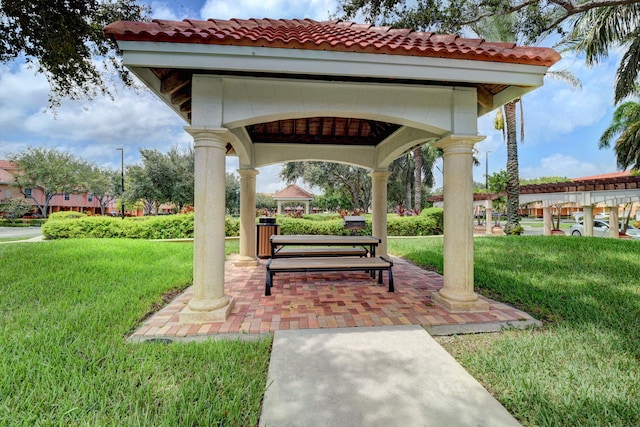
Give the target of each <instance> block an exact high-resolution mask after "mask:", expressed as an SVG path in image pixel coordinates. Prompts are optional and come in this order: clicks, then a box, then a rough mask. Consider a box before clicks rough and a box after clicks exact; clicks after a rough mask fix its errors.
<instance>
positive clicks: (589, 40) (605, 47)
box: [563, 3, 640, 103]
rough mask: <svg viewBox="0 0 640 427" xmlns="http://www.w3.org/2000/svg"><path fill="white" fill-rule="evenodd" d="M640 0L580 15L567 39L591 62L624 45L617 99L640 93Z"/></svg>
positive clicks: (617, 82) (616, 86)
mask: <svg viewBox="0 0 640 427" xmlns="http://www.w3.org/2000/svg"><path fill="white" fill-rule="evenodd" d="M639 22H640V4H638V3H633V4H628V5H621V6H608V7H599V8H596V9H591V10H589V11H588V12H585V13H583V14H581V15H580V17H579V18H578V19H577V20H576V22H575V25H574V26H573V30H572V31H571V33H569V35H568V36H567V37H566V38H565V39H564V40H563V42H564V44H565V45H566V46H567V47H568V48H569V49H571V50H576V51H578V52H584V53H585V54H586V61H587V64H588V65H593V64H598V63H599V62H600V61H601V60H603V59H606V58H607V57H608V55H609V51H610V50H614V49H617V48H618V47H620V46H621V47H622V48H623V49H625V51H624V55H623V57H622V60H621V62H620V65H618V70H617V71H616V85H615V102H616V103H619V102H620V101H622V100H623V99H625V98H626V97H627V96H630V95H633V94H634V93H638V86H636V84H637V82H638V74H639V73H640V27H639V26H638V23H639Z"/></svg>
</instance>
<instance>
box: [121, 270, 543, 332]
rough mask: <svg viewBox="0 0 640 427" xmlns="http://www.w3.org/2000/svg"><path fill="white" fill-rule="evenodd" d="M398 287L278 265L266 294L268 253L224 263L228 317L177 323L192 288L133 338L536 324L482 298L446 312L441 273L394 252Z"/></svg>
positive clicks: (450, 329)
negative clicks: (479, 308)
mask: <svg viewBox="0 0 640 427" xmlns="http://www.w3.org/2000/svg"><path fill="white" fill-rule="evenodd" d="M393 262H394V266H393V276H394V282H395V292H393V293H390V292H388V291H387V284H388V282H387V276H386V274H384V284H382V285H379V284H378V283H377V281H376V280H375V279H371V278H370V277H369V275H368V274H366V273H351V272H344V273H342V272H336V273H280V274H277V275H275V277H274V285H273V288H272V291H271V292H272V295H271V296H269V297H267V296H265V295H264V287H265V276H266V270H265V261H261V264H260V265H259V266H258V267H249V268H247V267H242V268H240V267H234V266H233V258H231V259H230V260H229V261H227V263H226V265H225V292H226V293H227V295H229V296H231V297H232V298H233V299H234V305H233V308H232V310H231V314H230V316H229V317H228V319H227V320H226V321H225V322H217V323H205V324H180V323H179V322H178V318H179V313H180V311H181V310H182V309H183V308H184V307H185V305H186V304H187V303H188V301H189V300H190V298H191V295H192V290H191V288H188V289H187V290H186V291H185V292H184V293H183V294H182V295H180V296H179V297H177V298H176V299H175V300H174V301H172V302H171V303H169V304H168V305H167V306H166V307H164V308H163V309H161V310H160V311H158V312H157V313H155V314H154V315H153V316H151V317H150V318H148V319H147V320H145V321H144V322H143V324H142V326H141V327H140V328H139V329H138V330H137V331H135V332H134V333H133V334H132V336H131V340H132V341H144V340H148V339H153V338H155V339H162V338H169V339H185V338H186V339H190V338H197V337H205V336H209V335H215V336H222V335H225V336H229V335H231V336H235V335H237V334H242V335H249V336H250V335H256V334H264V333H269V332H273V331H277V330H282V329H311V328H345V327H354V326H355V327H357V326H387V325H422V326H424V327H426V328H427V330H429V331H430V332H432V333H434V332H435V333H456V332H478V331H488V330H500V329H502V328H508V327H524V326H529V325H532V324H539V322H537V321H536V320H535V319H533V318H532V317H531V316H530V315H528V314H527V313H525V312H522V311H520V310H517V309H515V308H513V307H511V306H509V305H507V304H502V303H499V302H495V301H492V300H490V299H487V298H484V297H481V298H483V299H484V300H486V301H487V302H489V307H490V308H489V311H487V312H482V313H449V312H448V311H446V310H445V309H443V308H441V307H439V306H437V305H435V304H434V303H432V301H431V294H432V292H434V291H436V290H438V289H440V288H441V287H442V284H443V278H442V276H441V275H439V274H437V273H435V272H432V271H427V270H424V269H422V268H420V267H417V266H415V265H413V264H411V263H410V262H408V261H405V260H402V259H398V258H393Z"/></svg>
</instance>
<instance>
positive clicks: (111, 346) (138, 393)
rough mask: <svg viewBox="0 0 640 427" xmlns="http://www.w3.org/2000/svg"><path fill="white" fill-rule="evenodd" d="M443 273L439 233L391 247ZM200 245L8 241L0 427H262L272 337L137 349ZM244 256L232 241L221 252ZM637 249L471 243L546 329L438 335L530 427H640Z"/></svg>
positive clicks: (0, 328) (488, 273)
mask: <svg viewBox="0 0 640 427" xmlns="http://www.w3.org/2000/svg"><path fill="white" fill-rule="evenodd" d="M389 249H390V252H392V253H394V254H397V255H402V256H405V257H407V258H409V259H411V260H413V261H414V262H415V263H417V264H421V265H423V266H427V267H429V268H435V269H436V270H438V271H440V272H441V271H442V238H439V237H432V238H403V239H393V238H392V239H389ZM192 251H193V245H191V244H185V243H157V242H146V241H134V240H108V239H105V240H91V239H86V240H85V239H83V240H64V241H53V242H43V243H37V244H33V243H15V244H8V245H0V271H2V274H1V275H0V295H1V296H2V298H1V299H0V354H1V355H2V357H0V425H8V426H32V425H65V426H66V425H92V426H93V425H99V426H102V425H122V426H143V425H144V426H147V425H154V426H163V425H167V426H168V425H171V426H175V425H225V426H253V425H256V424H257V421H258V417H259V413H260V402H261V399H262V396H263V393H264V390H265V387H266V384H265V383H266V372H267V367H268V360H269V349H270V344H271V340H262V341H256V342H237V341H216V342H204V343H197V344H196V343H190V344H180V343H174V344H170V345H164V344H159V343H153V344H128V343H127V342H126V339H125V337H126V335H127V334H128V333H129V332H130V331H132V330H133V329H134V328H135V327H136V326H137V325H138V324H139V322H140V320H141V319H142V318H143V317H144V316H145V315H146V314H147V313H149V312H150V311H152V310H155V309H157V307H159V306H160V305H162V303H163V294H165V293H167V292H170V291H174V290H176V289H182V288H184V287H186V286H188V285H189V284H190V283H191V277H192ZM227 252H237V241H228V242H227ZM639 254H640V242H635V241H620V240H612V239H598V238H580V239H578V238H572V237H568V236H567V237H537V236H526V237H525V236H509V237H499V238H478V239H476V240H475V281H476V288H477V289H478V290H479V292H481V293H483V294H485V295H487V296H489V297H491V298H493V299H496V300H500V301H505V302H507V303H510V304H512V305H515V306H518V307H519V308H521V309H523V310H525V311H527V312H529V313H531V314H532V315H534V316H536V317H537V318H538V319H540V320H543V321H544V323H545V326H544V327H543V328H542V329H532V330H526V331H506V332H501V333H495V334H479V335H468V336H454V337H443V338H439V341H440V342H441V343H442V344H443V345H444V346H445V347H446V348H447V349H448V351H450V352H451V353H452V354H453V355H454V356H455V357H456V358H457V359H458V360H459V361H460V362H461V363H462V364H463V365H464V366H465V367H466V368H467V370H469V371H470V372H471V373H472V374H473V375H474V377H476V378H477V379H478V380H479V381H481V382H482V383H483V384H484V385H485V387H487V388H488V389H489V390H490V391H491V392H492V393H493V394H494V395H495V396H496V397H497V398H498V399H499V400H500V401H501V402H502V403H503V404H504V405H505V406H506V407H507V409H508V410H509V411H510V412H511V413H513V414H514V415H515V416H516V417H517V418H518V419H519V420H520V421H521V422H522V423H523V424H524V425H526V426H637V425H640V280H639V278H640V257H639Z"/></svg>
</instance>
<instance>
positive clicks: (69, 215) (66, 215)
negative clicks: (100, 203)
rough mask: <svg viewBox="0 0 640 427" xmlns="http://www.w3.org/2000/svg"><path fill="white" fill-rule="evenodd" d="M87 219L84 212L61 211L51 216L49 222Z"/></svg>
mask: <svg viewBox="0 0 640 427" xmlns="http://www.w3.org/2000/svg"><path fill="white" fill-rule="evenodd" d="M86 217H87V215H85V214H83V213H82V212H75V211H61V212H54V213H52V214H51V215H49V220H50V221H64V220H67V219H80V218H86Z"/></svg>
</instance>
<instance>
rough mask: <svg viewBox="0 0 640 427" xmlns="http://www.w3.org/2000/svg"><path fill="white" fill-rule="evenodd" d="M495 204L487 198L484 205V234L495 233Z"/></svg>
mask: <svg viewBox="0 0 640 427" xmlns="http://www.w3.org/2000/svg"><path fill="white" fill-rule="evenodd" d="M492 229H493V206H492V205H491V200H486V202H485V206H484V234H487V235H491V234H493V231H492Z"/></svg>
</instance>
